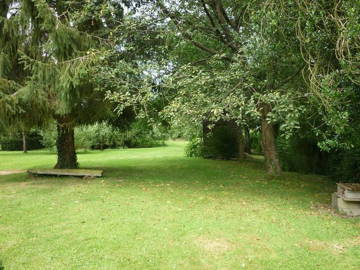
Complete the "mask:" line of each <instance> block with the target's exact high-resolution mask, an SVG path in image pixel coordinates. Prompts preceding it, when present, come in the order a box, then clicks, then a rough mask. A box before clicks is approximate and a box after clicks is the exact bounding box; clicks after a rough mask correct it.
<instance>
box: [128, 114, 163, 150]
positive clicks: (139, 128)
mask: <svg viewBox="0 0 360 270" xmlns="http://www.w3.org/2000/svg"><path fill="white" fill-rule="evenodd" d="M122 138H123V140H124V141H123V144H124V147H129V148H140V147H155V146H162V145H165V140H166V139H167V138H168V135H167V133H166V132H165V130H164V128H163V127H162V126H159V125H151V124H149V123H148V122H147V121H146V120H142V119H140V120H137V121H135V122H134V123H132V124H131V125H130V127H129V129H127V130H125V131H124V132H123V136H122Z"/></svg>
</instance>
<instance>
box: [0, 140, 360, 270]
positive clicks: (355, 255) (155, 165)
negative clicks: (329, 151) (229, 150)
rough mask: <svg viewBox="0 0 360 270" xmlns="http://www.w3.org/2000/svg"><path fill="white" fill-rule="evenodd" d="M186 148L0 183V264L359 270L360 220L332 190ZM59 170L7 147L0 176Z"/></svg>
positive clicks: (48, 158)
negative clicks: (78, 174)
mask: <svg viewBox="0 0 360 270" xmlns="http://www.w3.org/2000/svg"><path fill="white" fill-rule="evenodd" d="M183 148H184V143H182V142H176V143H175V142H171V143H169V144H168V146H167V147H159V148H151V149H131V150H130V149H127V150H105V151H103V152H101V151H92V152H88V153H83V154H80V155H79V161H80V164H81V167H82V168H101V169H104V170H105V174H104V177H103V178H100V179H79V178H56V177H55V178H54V177H53V178H47V177H38V178H34V177H28V176H27V175H26V174H17V175H8V176H0V261H2V264H3V266H4V269H5V270H8V269H324V270H325V269H326V270H328V269H356V270H358V269H360V219H359V218H343V217H341V216H339V215H337V214H335V213H333V212H332V211H331V209H330V208H329V204H330V195H331V192H332V191H334V189H335V185H334V183H331V182H329V181H328V180H326V178H323V177H319V176H312V175H300V174H295V173H285V174H284V175H282V176H281V177H276V178H271V177H268V176H266V174H265V173H264V170H263V164H262V162H261V160H255V159H254V160H249V161H246V162H236V161H214V160H202V159H189V158H185V157H184V151H183ZM54 163H55V155H54V154H49V153H48V152H46V151H36V152H30V153H28V154H22V153H9V152H0V170H10V169H28V168H51V167H52V166H53V165H54Z"/></svg>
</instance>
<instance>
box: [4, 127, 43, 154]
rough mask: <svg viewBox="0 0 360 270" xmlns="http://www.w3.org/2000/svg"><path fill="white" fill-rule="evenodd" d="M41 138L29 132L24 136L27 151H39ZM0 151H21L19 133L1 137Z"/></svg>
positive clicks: (37, 134)
mask: <svg viewBox="0 0 360 270" xmlns="http://www.w3.org/2000/svg"><path fill="white" fill-rule="evenodd" d="M42 139H43V138H42V136H41V135H40V134H39V133H38V132H37V131H31V132H30V133H28V134H26V148H27V150H35V149H41V148H43V147H44V145H43V144H42ZM0 149H1V150H3V151H20V150H23V140H22V134H21V133H13V134H11V135H7V136H2V137H1V139H0Z"/></svg>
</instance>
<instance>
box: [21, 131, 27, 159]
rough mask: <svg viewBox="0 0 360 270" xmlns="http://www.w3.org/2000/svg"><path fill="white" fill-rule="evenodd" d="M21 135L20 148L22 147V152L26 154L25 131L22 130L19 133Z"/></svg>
mask: <svg viewBox="0 0 360 270" xmlns="http://www.w3.org/2000/svg"><path fill="white" fill-rule="evenodd" d="M21 135H22V146H23V147H22V148H23V152H24V153H25V154H26V153H27V142H26V133H25V131H23V132H22V133H21Z"/></svg>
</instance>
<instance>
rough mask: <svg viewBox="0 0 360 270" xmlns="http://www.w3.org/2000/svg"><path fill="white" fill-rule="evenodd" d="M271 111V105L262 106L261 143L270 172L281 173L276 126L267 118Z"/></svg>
mask: <svg viewBox="0 0 360 270" xmlns="http://www.w3.org/2000/svg"><path fill="white" fill-rule="evenodd" d="M269 112H271V108H270V106H269V105H268V104H263V105H262V107H261V143H262V148H263V152H264V156H265V164H266V168H267V171H268V173H270V174H280V173H281V167H280V162H279V158H278V153H277V150H276V144H275V132H274V127H273V125H272V124H271V123H269V122H268V121H267V120H266V117H267V115H268V113H269Z"/></svg>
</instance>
